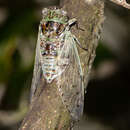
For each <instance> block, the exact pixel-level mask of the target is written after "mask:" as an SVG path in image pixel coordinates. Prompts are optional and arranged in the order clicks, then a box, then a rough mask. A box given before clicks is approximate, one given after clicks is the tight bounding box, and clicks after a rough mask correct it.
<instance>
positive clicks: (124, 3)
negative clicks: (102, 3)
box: [110, 0, 130, 9]
mask: <svg viewBox="0 0 130 130" xmlns="http://www.w3.org/2000/svg"><path fill="white" fill-rule="evenodd" d="M110 1H112V2H114V3H116V4H118V5H121V6H123V7H125V8H128V9H130V4H128V3H127V1H126V0H110Z"/></svg>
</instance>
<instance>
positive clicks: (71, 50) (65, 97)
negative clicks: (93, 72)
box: [57, 31, 84, 120]
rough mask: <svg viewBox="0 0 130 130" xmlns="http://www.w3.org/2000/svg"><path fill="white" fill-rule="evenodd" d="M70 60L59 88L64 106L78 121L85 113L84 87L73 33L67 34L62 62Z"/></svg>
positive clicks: (59, 81) (60, 80) (59, 82)
mask: <svg viewBox="0 0 130 130" xmlns="http://www.w3.org/2000/svg"><path fill="white" fill-rule="evenodd" d="M67 58H68V62H69V63H68V66H67V67H66V69H65V71H64V72H63V74H62V75H61V76H60V77H59V79H58V81H57V82H58V88H59V91H60V95H61V97H62V101H63V104H64V105H65V106H66V107H67V109H68V110H69V112H70V114H71V116H72V118H73V119H74V120H78V119H79V118H80V116H81V115H82V113H83V107H84V86H83V73H82V68H81V65H80V58H79V55H78V50H77V47H76V43H75V40H74V37H73V35H72V34H71V32H69V31H68V32H66V37H65V44H64V49H63V51H62V54H61V58H60V59H61V60H65V59H67Z"/></svg>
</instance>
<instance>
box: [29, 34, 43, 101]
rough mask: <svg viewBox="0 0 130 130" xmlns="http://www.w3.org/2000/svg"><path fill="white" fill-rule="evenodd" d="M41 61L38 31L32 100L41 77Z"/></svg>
mask: <svg viewBox="0 0 130 130" xmlns="http://www.w3.org/2000/svg"><path fill="white" fill-rule="evenodd" d="M41 73H42V69H41V62H40V32H39V33H38V40H37V45H36V54H35V63H34V70H33V79H32V85H31V94H30V99H31V100H32V98H33V96H34V94H35V91H36V88H37V85H38V83H39V81H40V78H41Z"/></svg>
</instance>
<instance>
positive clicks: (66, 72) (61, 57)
mask: <svg viewBox="0 0 130 130" xmlns="http://www.w3.org/2000/svg"><path fill="white" fill-rule="evenodd" d="M42 15H43V18H42V20H41V22H40V25H39V33H38V41H37V49H36V57H35V66H34V77H33V82H32V95H34V93H35V90H36V86H37V84H38V82H39V79H40V78H43V79H44V80H45V82H46V83H48V84H51V83H53V82H55V83H56V84H57V86H58V90H59V93H60V96H61V98H62V101H63V104H64V105H65V106H66V108H67V109H68V111H69V112H70V114H71V116H72V118H73V119H74V120H78V119H79V117H80V116H81V115H82V113H83V106H84V83H83V71H82V67H81V62H80V57H79V54H78V50H77V45H79V46H80V43H79V41H78V40H77V38H76V37H75V36H74V35H73V34H72V33H71V27H72V26H73V25H74V24H75V23H76V22H77V20H76V19H75V18H73V19H69V17H68V16H67V12H66V11H64V10H62V9H57V8H53V9H47V8H45V9H43V11H42Z"/></svg>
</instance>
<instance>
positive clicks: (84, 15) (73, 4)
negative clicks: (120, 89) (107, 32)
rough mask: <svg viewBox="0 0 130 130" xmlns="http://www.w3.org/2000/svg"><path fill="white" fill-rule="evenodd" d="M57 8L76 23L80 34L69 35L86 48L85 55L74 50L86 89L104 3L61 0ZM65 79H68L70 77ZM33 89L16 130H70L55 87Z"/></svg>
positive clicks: (42, 84) (42, 83)
mask: <svg viewBox="0 0 130 130" xmlns="http://www.w3.org/2000/svg"><path fill="white" fill-rule="evenodd" d="M60 5H61V6H62V7H63V9H64V10H66V11H67V12H68V15H69V17H70V18H76V19H77V21H78V25H79V27H80V28H82V29H83V30H84V31H82V30H78V29H75V28H73V29H72V33H73V34H74V35H75V36H76V37H77V39H78V40H79V41H80V43H81V45H82V46H83V47H84V48H86V47H87V48H88V51H84V50H82V49H81V48H79V47H78V46H77V47H78V51H79V56H80V59H81V66H82V68H83V73H84V84H85V86H87V83H88V80H89V73H90V71H91V67H92V63H93V60H94V58H95V50H96V47H97V45H98V40H99V38H100V33H101V29H102V23H103V21H104V16H103V13H104V2H103V1H101V0H91V1H90V0H61V4H60ZM67 76H71V75H70V73H68V75H66V77H67ZM37 86H38V87H37V90H36V94H35V95H34V97H33V99H32V102H31V107H30V110H29V112H28V114H27V116H26V117H25V119H24V121H23V122H22V125H21V127H20V130H71V126H72V123H73V120H72V118H71V116H70V113H69V112H68V110H67V109H66V107H65V106H64V105H63V103H62V100H61V97H60V94H59V91H58V88H57V85H56V83H55V82H52V84H47V83H46V82H45V80H43V79H41V80H39V81H38V85H37Z"/></svg>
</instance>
